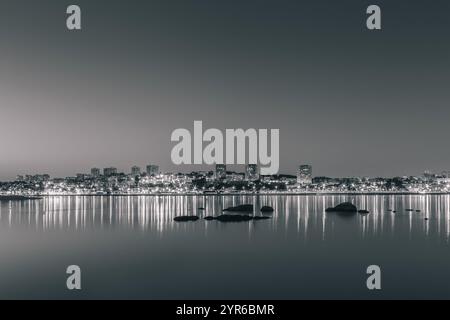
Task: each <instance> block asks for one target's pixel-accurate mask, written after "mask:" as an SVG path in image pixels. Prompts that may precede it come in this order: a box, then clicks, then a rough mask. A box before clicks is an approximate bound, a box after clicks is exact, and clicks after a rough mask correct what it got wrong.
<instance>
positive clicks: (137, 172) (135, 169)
mask: <svg viewBox="0 0 450 320" xmlns="http://www.w3.org/2000/svg"><path fill="white" fill-rule="evenodd" d="M140 174H141V168H139V167H138V166H133V167H131V175H132V176H139V175H140Z"/></svg>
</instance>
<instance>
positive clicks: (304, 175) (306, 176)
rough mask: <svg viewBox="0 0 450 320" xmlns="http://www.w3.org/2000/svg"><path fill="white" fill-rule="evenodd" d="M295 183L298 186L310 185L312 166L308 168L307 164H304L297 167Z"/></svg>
mask: <svg viewBox="0 0 450 320" xmlns="http://www.w3.org/2000/svg"><path fill="white" fill-rule="evenodd" d="M297 183H298V184H311V183H312V166H310V165H309V164H304V165H301V166H299V167H298V170H297Z"/></svg>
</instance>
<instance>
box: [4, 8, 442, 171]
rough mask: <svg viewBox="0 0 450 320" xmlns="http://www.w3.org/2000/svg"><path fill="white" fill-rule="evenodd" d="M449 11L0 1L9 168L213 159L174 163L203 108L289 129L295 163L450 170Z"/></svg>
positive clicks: (236, 124)
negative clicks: (78, 19)
mask: <svg viewBox="0 0 450 320" xmlns="http://www.w3.org/2000/svg"><path fill="white" fill-rule="evenodd" d="M70 4H78V5H80V7H81V9H82V27H83V30H81V31H76V32H71V31H68V30H67V28H66V17H67V15H66V13H65V11H66V8H67V6H68V5H70ZM370 4H377V5H379V6H380V7H381V9H382V30H381V31H369V30H367V28H366V17H367V15H366V13H365V11H366V8H367V6H368V5H370ZM449 17H450V1H448V0H445V1H440V0H435V1H425V0H421V1H410V0H408V1H406V0H403V1H402V0H397V1H361V0H352V1H350V0H348V1H345V0H344V1H332V0H328V1H323V0H314V1H313V0H310V1H300V0H292V1H283V0H272V1H264V0H258V1H257V0H239V1H236V0H227V1H218V0H213V1H211V0H178V1H172V0H158V1H137V0H128V1H111V0H109V1H104V0H95V1H92V0H91V1H81V0H76V1H61V0H54V1H47V0H40V1H31V0H28V1H22V0H0V111H1V113H0V115H1V123H0V137H1V142H2V146H1V153H0V179H1V180H8V179H13V178H14V177H15V176H16V175H17V174H27V173H49V174H51V175H52V176H68V175H73V174H75V173H78V172H88V171H89V169H90V168H91V167H100V168H103V167H108V166H115V167H118V168H119V170H121V171H125V172H129V170H130V167H131V166H132V165H135V164H137V165H140V166H141V167H144V166H145V165H146V164H149V163H153V164H159V165H160V167H161V170H163V171H191V170H194V169H205V168H209V167H202V166H200V167H196V166H182V167H177V166H175V165H173V164H172V163H171V159H170V151H171V149H172V147H173V146H174V143H171V141H170V135H171V133H172V131H173V130H174V129H177V128H187V129H189V130H191V131H192V130H193V121H194V120H202V121H203V126H204V128H205V129H207V128H219V129H223V130H224V129H225V128H244V129H247V128H267V129H270V128H277V129H280V172H282V173H295V170H296V167H297V166H298V165H299V164H302V163H309V164H312V165H313V170H314V175H327V176H360V175H361V176H396V175H409V174H420V173H422V172H423V171H424V170H426V169H430V170H433V171H435V172H438V173H439V172H440V171H442V170H450V147H449V143H448V138H449V137H450V126H449V125H448V122H449V120H450V108H449V101H450V86H449V84H450V38H449V35H450V18H449Z"/></svg>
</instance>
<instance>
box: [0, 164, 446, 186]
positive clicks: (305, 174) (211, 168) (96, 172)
mask: <svg viewBox="0 0 450 320" xmlns="http://www.w3.org/2000/svg"><path fill="white" fill-rule="evenodd" d="M202 167H204V169H205V170H191V171H165V170H161V168H160V166H159V165H156V164H147V165H146V166H145V170H142V169H141V167H139V166H138V165H133V166H131V167H130V168H128V169H126V170H120V169H119V168H117V167H103V168H98V167H92V168H90V169H85V171H84V172H83V170H81V171H77V173H75V174H73V175H65V176H52V175H50V174H48V173H36V172H34V173H33V172H27V173H24V174H17V175H16V176H15V177H14V179H12V180H17V179H23V177H25V176H29V177H32V176H48V177H49V178H50V177H52V178H70V177H77V176H81V175H83V176H92V177H100V176H104V177H109V176H115V175H128V176H142V175H147V176H151V175H158V174H161V175H166V174H186V175H189V174H195V173H203V172H206V173H208V172H212V173H213V175H214V177H215V179H221V178H224V177H225V176H226V174H227V173H231V172H232V173H237V174H242V175H243V176H244V177H245V180H249V181H251V180H259V179H260V177H262V176H264V175H262V174H261V173H260V169H261V167H260V166H259V165H258V164H245V165H225V164H215V165H202ZM88 172H90V173H88ZM283 175H286V176H292V177H294V176H295V177H296V181H297V184H299V185H302V184H311V183H312V179H313V178H314V177H319V178H320V177H328V178H396V177H425V178H433V177H443V178H450V170H442V171H433V170H429V169H426V170H424V171H423V172H422V173H420V174H408V175H394V176H325V175H320V174H317V175H313V166H312V165H311V164H301V165H298V166H297V170H296V172H295V173H287V172H278V173H277V174H275V175H265V176H268V177H269V176H283ZM0 182H7V181H6V180H5V181H2V180H0Z"/></svg>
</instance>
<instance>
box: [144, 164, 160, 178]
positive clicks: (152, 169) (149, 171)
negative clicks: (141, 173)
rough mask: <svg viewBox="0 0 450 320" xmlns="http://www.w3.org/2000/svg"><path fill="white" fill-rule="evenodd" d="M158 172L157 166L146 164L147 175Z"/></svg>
mask: <svg viewBox="0 0 450 320" xmlns="http://www.w3.org/2000/svg"><path fill="white" fill-rule="evenodd" d="M158 173H159V166H156V165H153V164H149V165H148V166H147V174H148V175H149V176H153V175H157V174H158Z"/></svg>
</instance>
